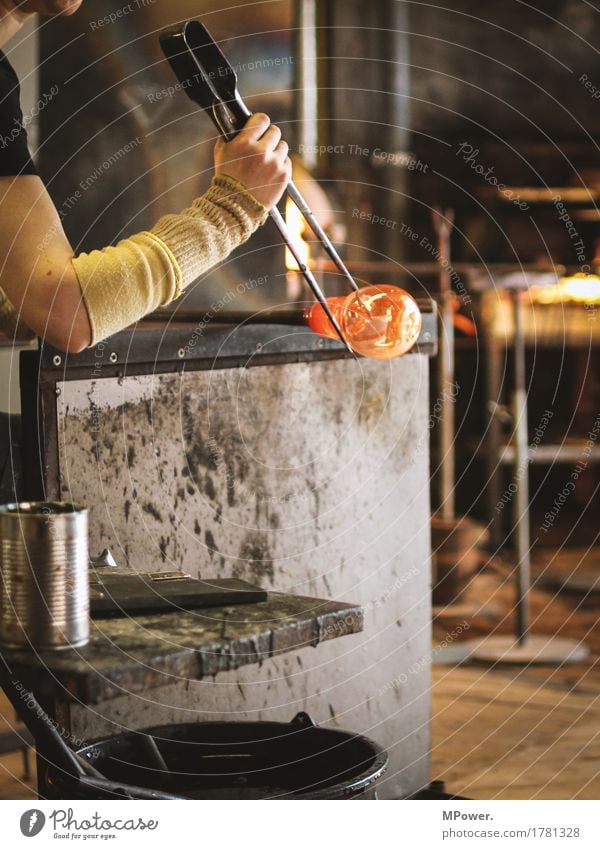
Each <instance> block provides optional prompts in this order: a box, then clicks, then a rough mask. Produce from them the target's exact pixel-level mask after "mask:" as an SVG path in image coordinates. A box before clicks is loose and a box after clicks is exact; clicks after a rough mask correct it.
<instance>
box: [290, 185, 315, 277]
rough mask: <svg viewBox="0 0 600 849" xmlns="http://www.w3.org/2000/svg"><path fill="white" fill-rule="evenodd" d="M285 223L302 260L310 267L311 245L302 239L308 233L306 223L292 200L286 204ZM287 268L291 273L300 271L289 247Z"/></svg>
mask: <svg viewBox="0 0 600 849" xmlns="http://www.w3.org/2000/svg"><path fill="white" fill-rule="evenodd" d="M285 223H286V224H287V226H288V229H289V231H290V236H291V237H292V241H293V243H294V247H295V248H296V250H297V251H298V252H299V254H300V258H301V259H302V261H303V262H304V263H305V264H306V265H308V263H309V260H310V245H309V244H308V242H305V241H304V239H303V238H302V236H303V234H304V233H305V232H306V221H305V220H304V216H303V215H302V213H301V212H300V210H299V209H298V207H297V206H296V204H295V203H294V201H292V200H290V198H288V199H287V200H286V202H285ZM285 267H286V268H287V269H288V270H289V271H300V269H299V268H298V263H297V262H296V260H295V259H294V257H293V256H292V253H291V251H290V249H289V248H288V247H286V249H285Z"/></svg>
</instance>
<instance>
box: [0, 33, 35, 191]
mask: <svg viewBox="0 0 600 849" xmlns="http://www.w3.org/2000/svg"><path fill="white" fill-rule="evenodd" d="M20 174H37V171H36V169H35V165H34V164H33V161H32V159H31V155H30V153H29V148H28V147H27V132H26V130H25V127H24V126H23V114H22V112H21V103H20V88H19V79H18V77H17V75H16V74H15V72H14V69H13V67H12V65H11V64H10V62H9V61H8V59H7V58H6V56H5V55H4V53H3V52H2V51H1V50H0V177H14V176H17V175H20Z"/></svg>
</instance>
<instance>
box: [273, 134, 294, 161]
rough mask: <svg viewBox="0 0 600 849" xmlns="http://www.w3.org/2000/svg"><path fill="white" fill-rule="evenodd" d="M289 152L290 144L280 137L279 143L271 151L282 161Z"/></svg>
mask: <svg viewBox="0 0 600 849" xmlns="http://www.w3.org/2000/svg"><path fill="white" fill-rule="evenodd" d="M289 152H290V146H289V144H288V143H287V142H286V141H285V139H281V141H280V142H279V144H278V145H277V147H276V148H275V149H274V151H273V153H274V155H275V156H276V157H277V159H279V160H280V161H281V162H283V160H284V159H287V155H288V153H289Z"/></svg>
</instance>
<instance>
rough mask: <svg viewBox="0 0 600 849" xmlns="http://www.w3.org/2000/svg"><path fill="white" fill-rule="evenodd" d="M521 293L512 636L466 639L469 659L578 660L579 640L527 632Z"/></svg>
mask: <svg viewBox="0 0 600 849" xmlns="http://www.w3.org/2000/svg"><path fill="white" fill-rule="evenodd" d="M523 297H524V293H523V292H521V291H520V290H516V291H514V292H513V317H514V342H513V345H514V388H513V397H512V413H513V421H514V430H513V443H514V448H515V452H514V453H515V461H514V464H513V483H514V484H515V486H516V488H517V489H516V492H515V493H514V502H513V522H514V526H513V535H514V552H515V559H516V566H515V589H516V594H515V617H516V626H515V635H514V636H510V635H507V636H500V637H496V636H491V637H487V638H486V639H484V640H482V641H480V642H475V641H473V642H471V641H470V642H469V645H470V647H471V648H472V651H471V655H470V657H471V658H472V659H473V660H483V661H489V662H491V663H498V662H501V663H516V664H530V663H546V664H553V665H561V664H563V663H577V662H579V661H581V660H585V658H586V657H587V656H588V654H589V650H588V648H587V646H586V645H585V644H584V643H579V642H577V641H576V640H567V639H565V638H563V637H555V636H553V635H547V636H546V635H540V634H536V635H535V636H534V635H531V634H530V633H529V625H530V623H529V613H530V610H529V590H530V585H531V542H530V539H531V537H530V527H529V436H528V429H527V381H526V376H525V333H524V327H523Z"/></svg>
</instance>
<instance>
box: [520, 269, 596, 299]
mask: <svg viewBox="0 0 600 849" xmlns="http://www.w3.org/2000/svg"><path fill="white" fill-rule="evenodd" d="M532 288H533V291H532V296H533V299H534V300H535V301H537V302H538V303H540V304H558V303H564V302H565V301H572V302H575V303H579V304H590V303H600V277H599V276H598V275H596V274H574V275H572V276H570V277H561V279H560V280H559V281H558V283H555V284H554V285H552V286H540V287H532Z"/></svg>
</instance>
